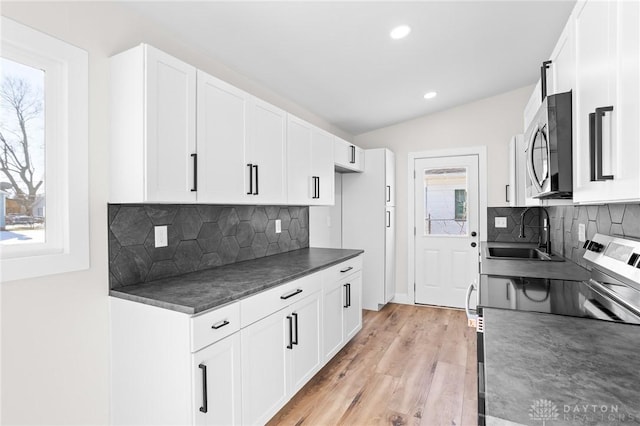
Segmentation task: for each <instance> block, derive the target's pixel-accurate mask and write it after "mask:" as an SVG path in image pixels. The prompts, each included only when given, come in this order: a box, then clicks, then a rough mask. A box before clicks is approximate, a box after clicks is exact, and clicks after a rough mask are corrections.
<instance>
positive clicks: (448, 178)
mask: <svg viewBox="0 0 640 426" xmlns="http://www.w3.org/2000/svg"><path fill="white" fill-rule="evenodd" d="M467 173H468V171H467V169H466V168H463V167H456V168H442V169H426V170H425V171H424V203H425V209H424V212H425V218H424V235H437V236H443V235H464V236H466V235H467V231H468V224H467Z"/></svg>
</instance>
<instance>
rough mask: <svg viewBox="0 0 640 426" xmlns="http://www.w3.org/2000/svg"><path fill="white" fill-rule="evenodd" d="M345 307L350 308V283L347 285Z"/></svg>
mask: <svg viewBox="0 0 640 426" xmlns="http://www.w3.org/2000/svg"><path fill="white" fill-rule="evenodd" d="M347 296H348V298H347V305H348V307H349V308H350V307H351V283H347Z"/></svg>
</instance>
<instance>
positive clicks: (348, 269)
mask: <svg viewBox="0 0 640 426" xmlns="http://www.w3.org/2000/svg"><path fill="white" fill-rule="evenodd" d="M352 269H353V266H349V267H348V268H346V269H340V272H349V271H350V270H352Z"/></svg>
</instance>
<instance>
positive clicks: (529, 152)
mask: <svg viewBox="0 0 640 426" xmlns="http://www.w3.org/2000/svg"><path fill="white" fill-rule="evenodd" d="M535 126H536V130H535V131H534V132H532V133H531V137H530V138H529V143H528V144H527V149H526V150H525V152H526V154H527V155H526V156H525V165H526V166H527V174H528V175H529V180H530V181H531V184H532V185H533V186H534V188H535V192H536V193H537V194H539V193H540V192H542V186H540V182H538V179H536V174H535V172H534V170H533V144H534V142H535V141H536V136H537V135H538V133H539V132H541V131H542V130H541V129H540V126H538V125H537V124H536V125H535Z"/></svg>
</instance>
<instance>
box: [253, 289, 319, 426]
mask: <svg viewBox="0 0 640 426" xmlns="http://www.w3.org/2000/svg"><path fill="white" fill-rule="evenodd" d="M321 297H322V293H321V292H320V291H316V292H315V293H313V294H311V295H309V296H307V297H305V298H304V299H302V300H300V301H299V302H296V303H293V304H292V305H290V306H288V307H286V308H284V309H282V310H280V311H278V312H276V313H274V314H271V315H269V316H268V317H266V318H263V319H261V320H260V321H258V322H256V323H254V324H252V325H250V326H249V327H246V328H244V329H243V330H242V331H241V337H242V401H243V416H242V419H243V421H242V422H243V424H251V425H255V424H264V423H266V422H267V421H268V420H269V419H270V418H271V417H273V415H274V414H276V413H277V412H278V410H279V409H280V408H282V406H283V405H284V404H285V403H286V402H287V401H288V400H289V399H290V398H291V397H292V396H293V395H294V394H295V393H296V392H297V391H298V390H299V389H300V388H301V387H302V386H304V384H305V383H307V381H309V379H310V378H311V377H313V375H314V374H315V373H316V372H318V370H319V369H320V367H321V366H322V362H321V356H320V355H321V354H320V332H321V322H320V321H321V310H320V306H321Z"/></svg>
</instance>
